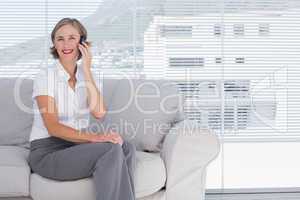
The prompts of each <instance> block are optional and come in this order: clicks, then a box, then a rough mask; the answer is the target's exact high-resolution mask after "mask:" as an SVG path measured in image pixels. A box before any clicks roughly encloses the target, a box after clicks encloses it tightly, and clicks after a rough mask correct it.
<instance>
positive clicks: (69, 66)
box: [59, 60, 77, 77]
mask: <svg viewBox="0 0 300 200" xmlns="http://www.w3.org/2000/svg"><path fill="white" fill-rule="evenodd" d="M59 61H60V63H61V64H62V66H63V67H64V68H65V70H66V71H67V73H68V74H69V75H70V77H74V76H75V73H76V69H77V68H76V62H74V61H62V60H59Z"/></svg>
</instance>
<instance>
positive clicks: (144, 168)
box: [30, 151, 166, 200]
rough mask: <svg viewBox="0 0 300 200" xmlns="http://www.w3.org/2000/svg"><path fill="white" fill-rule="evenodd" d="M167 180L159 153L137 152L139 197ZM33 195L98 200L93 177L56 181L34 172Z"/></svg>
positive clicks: (41, 199) (47, 199) (45, 199)
mask: <svg viewBox="0 0 300 200" xmlns="http://www.w3.org/2000/svg"><path fill="white" fill-rule="evenodd" d="M165 181H166V172H165V167H164V163H163V161H162V159H161V158H160V156H159V154H158V153H146V152H140V151H138V152H137V168H136V172H135V190H136V196H137V198H140V197H144V196H148V195H151V194H153V193H155V192H157V191H159V190H160V189H161V188H162V187H163V186H164V185H165ZM30 187H31V196H32V198H33V199H34V200H35V199H36V200H53V199H64V200H82V199H89V200H96V196H95V188H94V183H93V180H92V177H90V178H85V179H80V180H76V181H56V180H51V179H47V178H44V177H41V176H39V175H38V174H32V175H31V179H30Z"/></svg>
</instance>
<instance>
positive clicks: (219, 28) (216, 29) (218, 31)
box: [214, 24, 222, 36]
mask: <svg viewBox="0 0 300 200" xmlns="http://www.w3.org/2000/svg"><path fill="white" fill-rule="evenodd" d="M221 34H222V26H221V25H220V24H215V25H214V35H215V36H220V35H221Z"/></svg>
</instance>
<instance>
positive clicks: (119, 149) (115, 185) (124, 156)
mask: <svg viewBox="0 0 300 200" xmlns="http://www.w3.org/2000/svg"><path fill="white" fill-rule="evenodd" d="M29 165H30V167H31V170H32V172H34V173H37V174H39V175H41V176H43V177H46V178H50V179H54V180H60V181H70V180H76V179H82V178H87V177H91V176H92V177H93V181H94V185H95V188H96V191H97V194H96V197H97V200H135V198H136V197H135V188H134V171H135V168H136V149H135V146H134V145H133V144H131V143H129V142H128V141H124V143H123V145H122V146H121V145H119V144H113V143H110V142H103V143H83V144H78V143H73V142H69V141H66V140H63V139H60V138H57V137H49V138H43V139H38V140H34V141H32V142H31V147H30V154H29Z"/></svg>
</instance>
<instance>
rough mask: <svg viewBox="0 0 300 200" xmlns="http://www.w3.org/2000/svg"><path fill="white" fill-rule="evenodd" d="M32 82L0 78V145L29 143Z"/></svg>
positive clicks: (31, 118) (31, 119) (31, 115)
mask: <svg viewBox="0 0 300 200" xmlns="http://www.w3.org/2000/svg"><path fill="white" fill-rule="evenodd" d="M32 84H33V81H32V80H30V79H20V78H19V79H16V78H1V80H0V91H1V98H0V110H1V112H0V127H1V130H0V145H25V146H26V145H27V146H28V145H29V142H28V141H29V135H30V131H31V126H32V121H33V114H32V103H33V102H32V99H31V94H32ZM15 86H16V87H15Z"/></svg>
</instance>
